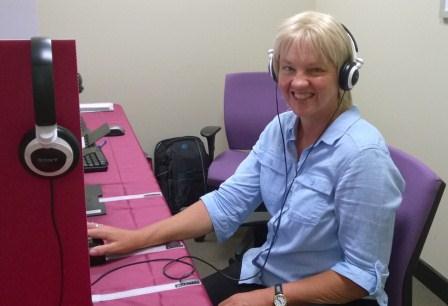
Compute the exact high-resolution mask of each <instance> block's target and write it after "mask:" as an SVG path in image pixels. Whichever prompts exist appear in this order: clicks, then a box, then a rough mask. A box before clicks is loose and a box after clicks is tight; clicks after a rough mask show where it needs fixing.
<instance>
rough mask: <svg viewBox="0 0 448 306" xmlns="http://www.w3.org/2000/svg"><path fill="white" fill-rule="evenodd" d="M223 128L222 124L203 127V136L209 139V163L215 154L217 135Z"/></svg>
mask: <svg viewBox="0 0 448 306" xmlns="http://www.w3.org/2000/svg"><path fill="white" fill-rule="evenodd" d="M220 130H221V127H220V126H206V127H203V128H202V129H201V136H203V137H205V139H207V147H208V158H209V163H211V162H212V160H213V158H214V155H215V136H216V133H218V132H219V131H220Z"/></svg>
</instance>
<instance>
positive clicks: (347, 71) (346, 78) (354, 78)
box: [268, 24, 364, 91]
mask: <svg viewBox="0 0 448 306" xmlns="http://www.w3.org/2000/svg"><path fill="white" fill-rule="evenodd" d="M341 25H342V27H343V28H344V29H345V31H346V32H347V35H348V37H349V38H350V44H351V46H352V54H353V60H350V59H349V60H347V61H346V62H345V63H344V64H343V65H342V67H341V69H340V70H339V87H340V88H341V89H342V90H345V91H349V90H351V89H352V88H353V87H354V86H355V85H356V83H357V82H358V79H359V69H361V67H362V65H363V64H364V60H363V59H362V58H360V57H358V45H357V44H356V40H355V37H354V36H353V35H352V33H351V32H350V31H349V30H348V29H347V28H346V27H345V26H344V25H343V24H341ZM268 57H269V63H268V71H269V74H270V75H271V77H272V79H273V80H274V81H275V82H277V81H278V79H277V75H276V74H275V70H274V49H269V50H268Z"/></svg>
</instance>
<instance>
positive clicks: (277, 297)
mask: <svg viewBox="0 0 448 306" xmlns="http://www.w3.org/2000/svg"><path fill="white" fill-rule="evenodd" d="M274 292H275V293H274V306H286V305H287V303H286V302H287V301H286V296H285V295H284V294H283V288H282V284H276V285H275V286H274Z"/></svg>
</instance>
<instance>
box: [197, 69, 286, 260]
mask: <svg viewBox="0 0 448 306" xmlns="http://www.w3.org/2000/svg"><path fill="white" fill-rule="evenodd" d="M276 86H277V85H276V84H275V82H274V81H273V80H272V78H271V76H270V75H269V73H268V72H241V73H230V74H227V75H226V78H225V85H224V125H225V132H226V136H227V142H228V146H229V149H228V150H226V151H224V152H222V153H221V154H219V155H218V156H216V158H214V148H215V144H214V142H215V135H216V133H217V132H218V131H219V130H220V129H221V128H220V127H218V126H207V127H205V128H203V129H202V130H201V135H202V136H204V137H205V138H206V139H207V146H208V152H209V157H210V166H209V169H208V177H207V183H208V186H209V189H210V190H213V189H217V188H218V187H219V186H220V185H221V183H222V182H224V181H225V180H226V179H227V178H229V177H230V176H231V175H232V174H233V173H234V172H235V170H236V168H237V167H238V165H239V164H240V163H241V162H242V161H243V160H244V159H245V158H246V156H247V155H248V154H249V151H250V150H251V149H252V146H253V145H254V144H255V142H256V141H257V140H258V137H259V136H260V134H261V132H262V131H263V129H264V128H265V127H266V125H267V124H268V123H269V122H270V121H271V120H272V119H273V118H274V117H275V116H276V115H277V103H276V95H277V100H278V112H279V113H281V112H284V111H285V110H286V109H287V107H286V103H285V100H284V99H283V97H282V95H281V93H280V92H278V93H277V91H276ZM263 207H264V206H263V205H260V207H259V208H258V209H257V210H258V211H260V210H261V211H263V210H264V209H263ZM265 214H266V213H264V214H263V213H262V214H261V215H256V214H253V216H252V217H250V218H249V220H247V221H246V223H245V224H243V225H245V226H252V227H258V226H261V227H262V228H263V229H260V228H257V229H256V230H254V233H255V234H254V235H255V236H254V238H253V239H249V240H251V242H244V244H245V245H246V244H250V243H252V242H253V243H255V244H258V243H262V242H264V239H265V232H264V227H265V226H266V225H265V224H266V216H265ZM203 238H204V237H198V238H196V241H202V240H203ZM245 248H246V247H242V248H241V250H243V249H245ZM237 253H238V255H237V256H239V252H237Z"/></svg>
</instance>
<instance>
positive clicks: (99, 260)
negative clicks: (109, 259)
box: [87, 236, 106, 267]
mask: <svg viewBox="0 0 448 306" xmlns="http://www.w3.org/2000/svg"><path fill="white" fill-rule="evenodd" d="M87 238H88V240H87V241H88V248H89V249H90V248H93V247H96V246H97V245H103V244H104V241H103V240H101V239H97V238H92V237H90V236H89V237H87ZM89 257H90V266H91V267H93V266H98V265H102V264H105V263H106V256H104V255H103V256H89Z"/></svg>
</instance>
